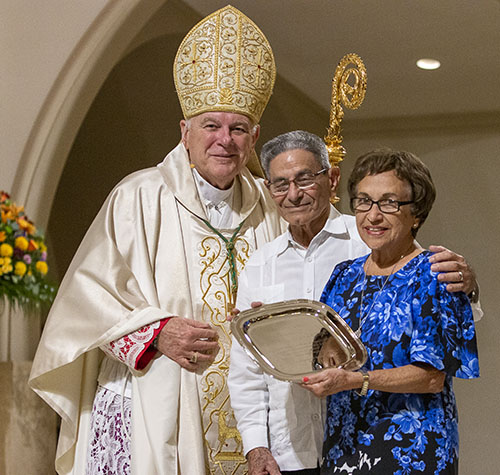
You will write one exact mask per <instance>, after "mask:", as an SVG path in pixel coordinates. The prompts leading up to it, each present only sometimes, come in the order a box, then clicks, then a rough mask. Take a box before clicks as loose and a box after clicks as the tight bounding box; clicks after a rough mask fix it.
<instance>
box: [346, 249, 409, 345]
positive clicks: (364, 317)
mask: <svg viewBox="0 0 500 475" xmlns="http://www.w3.org/2000/svg"><path fill="white" fill-rule="evenodd" d="M412 247H413V243H411V245H410V247H409V248H408V249H407V250H406V251H405V252H404V253H403V254H401V256H400V257H399V259H398V260H397V261H396V262H395V263H394V265H393V266H392V269H391V272H390V273H389V275H388V276H387V277H386V278H385V279H384V282H383V283H382V287H380V289H379V290H378V292H377V293H376V295H375V296H374V298H373V302H372V304H371V305H370V308H369V309H368V311H367V312H366V314H365V315H364V316H363V298H364V296H365V289H366V282H367V280H368V268H367V269H366V271H367V272H365V277H364V279H363V289H362V290H361V298H360V300H359V326H358V329H357V330H356V331H355V332H354V333H355V334H356V336H357V337H360V336H361V329H362V327H363V323H365V320H366V318H367V317H368V315H370V313H371V311H372V308H373V306H374V305H375V304H376V303H377V300H378V298H379V296H380V295H381V294H382V291H383V290H384V288H385V286H386V284H387V282H389V279H390V278H391V276H392V274H394V270H395V269H396V266H397V265H398V264H399V262H400V261H401V259H403V258H404V257H405V256H406V255H408V251H409V250H410V249H411V248H412ZM370 257H371V254H370V256H368V259H369V258H370ZM368 259H366V262H368Z"/></svg>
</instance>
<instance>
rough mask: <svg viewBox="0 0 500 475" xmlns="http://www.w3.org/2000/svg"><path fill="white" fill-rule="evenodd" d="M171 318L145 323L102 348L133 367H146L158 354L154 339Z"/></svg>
mask: <svg viewBox="0 0 500 475" xmlns="http://www.w3.org/2000/svg"><path fill="white" fill-rule="evenodd" d="M169 320H170V318H164V319H163V320H159V321H157V322H154V323H152V324H150V325H145V326H144V327H142V328H139V330H136V331H135V332H132V333H129V334H128V335H124V336H122V337H121V338H118V339H116V340H113V341H111V342H109V343H107V344H105V345H102V346H101V347H100V348H101V349H102V350H103V351H104V352H105V353H106V354H108V355H109V356H111V357H112V358H115V359H117V360H118V361H121V362H122V363H125V364H126V365H127V366H129V367H130V368H133V369H137V370H141V369H144V368H145V367H146V366H147V365H148V364H149V362H150V361H151V360H152V359H153V357H154V355H155V354H156V351H157V350H156V348H154V347H153V341H154V339H155V338H156V337H157V336H158V334H159V333H160V332H161V330H162V329H163V327H164V326H165V325H166V324H167V322H168V321H169Z"/></svg>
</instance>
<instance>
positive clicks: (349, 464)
mask: <svg viewBox="0 0 500 475" xmlns="http://www.w3.org/2000/svg"><path fill="white" fill-rule="evenodd" d="M430 255H431V253H430V252H429V251H424V252H422V253H421V254H419V255H418V256H416V257H415V258H413V259H412V260H411V261H410V262H408V263H407V264H406V265H405V266H404V267H403V268H402V269H400V270H399V271H398V272H396V273H395V274H394V275H392V276H391V277H390V278H389V280H388V281H387V283H386V285H385V287H384V288H383V290H382V291H380V289H381V287H382V286H383V282H384V280H385V279H386V276H367V277H366V281H365V273H364V270H363V265H364V263H365V261H366V259H367V257H368V256H364V257H361V258H359V259H356V260H354V261H346V262H342V263H340V264H339V265H338V266H337V267H336V268H335V270H334V271H333V274H332V276H331V277H330V280H329V281H328V283H327V285H326V287H325V289H324V291H323V295H322V296H321V301H322V302H325V303H327V304H328V305H329V306H331V307H332V308H333V309H334V310H336V311H337V312H338V313H339V314H340V316H341V317H342V318H344V319H345V321H346V322H347V323H348V324H349V325H350V326H351V327H352V328H353V329H354V330H356V329H357V328H358V325H359V306H360V298H361V293H362V290H363V287H365V291H364V296H363V299H362V300H363V302H362V306H363V309H362V318H365V317H366V318H365V319H364V321H363V325H362V334H361V339H362V340H363V343H364V344H365V346H366V349H367V351H368V360H367V362H366V364H365V367H364V368H365V369H366V370H368V371H370V370H376V369H387V368H395V367H400V366H405V365H408V364H413V363H417V364H418V363H419V362H420V363H427V364H430V365H432V366H433V367H435V368H437V369H439V370H442V371H444V372H445V373H446V378H445V383H444V389H443V391H442V392H440V393H437V394H402V393H388V392H382V391H375V390H369V391H368V394H367V395H366V396H359V395H358V394H357V393H356V392H355V391H343V392H340V393H337V394H334V395H332V396H329V397H328V401H327V407H328V414H327V421H326V428H325V441H324V446H323V465H322V469H321V473H324V474H332V473H338V474H368V473H369V474H380V475H388V474H396V475H406V474H415V473H425V474H440V475H443V474H456V473H457V471H458V415H457V407H456V403H455V396H454V393H453V387H452V379H453V377H458V378H464V379H470V378H476V377H478V376H479V364H478V357H477V346H476V336H475V330H474V321H473V318H472V312H471V309H470V305H469V301H468V299H467V297H466V296H465V294H463V293H449V292H447V291H446V288H445V287H446V286H445V285H444V284H442V283H440V282H439V281H438V280H437V274H436V273H435V272H432V271H431V270H430V263H429V261H428V258H429V256H430Z"/></svg>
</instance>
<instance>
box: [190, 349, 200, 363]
mask: <svg viewBox="0 0 500 475" xmlns="http://www.w3.org/2000/svg"><path fill="white" fill-rule="evenodd" d="M189 361H190V362H191V363H197V362H198V353H196V351H195V352H194V353H193V354H192V355H191V358H189Z"/></svg>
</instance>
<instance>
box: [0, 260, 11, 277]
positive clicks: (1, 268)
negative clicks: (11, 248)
mask: <svg viewBox="0 0 500 475" xmlns="http://www.w3.org/2000/svg"><path fill="white" fill-rule="evenodd" d="M11 261H12V260H11V258H10V257H0V275H2V274H8V273H9V272H12V264H11Z"/></svg>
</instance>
